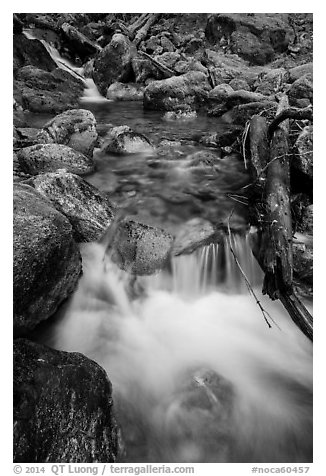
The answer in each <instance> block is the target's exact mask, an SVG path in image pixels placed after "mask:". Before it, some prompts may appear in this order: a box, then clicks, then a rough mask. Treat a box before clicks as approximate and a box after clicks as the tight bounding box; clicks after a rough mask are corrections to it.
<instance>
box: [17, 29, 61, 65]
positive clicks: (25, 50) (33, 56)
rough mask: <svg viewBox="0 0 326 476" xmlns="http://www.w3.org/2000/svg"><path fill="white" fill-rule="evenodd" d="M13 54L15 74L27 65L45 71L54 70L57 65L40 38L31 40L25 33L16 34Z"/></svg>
mask: <svg viewBox="0 0 326 476" xmlns="http://www.w3.org/2000/svg"><path fill="white" fill-rule="evenodd" d="M13 54H14V63H13V67H14V74H15V72H17V71H19V69H20V68H23V67H24V66H27V65H32V66H34V67H36V68H38V69H42V70H44V71H53V70H54V69H55V68H56V67H57V64H56V63H55V61H54V60H53V59H52V58H51V56H50V54H49V53H48V51H47V49H46V48H45V46H44V45H43V43H42V42H41V41H39V40H30V39H28V38H26V36H25V35H24V34H16V35H14V38H13Z"/></svg>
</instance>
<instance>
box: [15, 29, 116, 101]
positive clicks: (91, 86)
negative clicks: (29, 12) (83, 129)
mask: <svg viewBox="0 0 326 476" xmlns="http://www.w3.org/2000/svg"><path fill="white" fill-rule="evenodd" d="M24 35H25V36H26V38H28V39H29V40H36V39H38V40H39V41H41V43H43V45H44V46H45V48H46V50H47V52H48V53H49V55H50V56H51V58H52V59H53V61H54V62H55V63H56V64H57V66H58V68H61V69H64V70H65V71H68V73H70V74H72V75H73V76H75V77H76V78H78V79H81V80H82V81H84V83H85V90H84V94H83V96H82V97H81V98H80V101H81V102H89V101H91V102H93V103H94V102H95V103H98V102H107V101H108V99H106V98H104V97H103V96H102V95H101V94H100V92H99V90H98V88H97V86H96V84H95V83H94V81H93V79H92V78H85V77H84V68H82V67H81V68H79V67H78V66H76V65H74V64H73V63H71V61H69V60H67V59H66V58H63V57H62V56H61V55H60V53H59V51H58V50H57V48H55V47H54V46H53V45H50V44H49V43H48V42H47V41H46V40H44V39H43V38H38V37H37V35H36V36H35V35H34V34H33V32H32V31H30V30H24Z"/></svg>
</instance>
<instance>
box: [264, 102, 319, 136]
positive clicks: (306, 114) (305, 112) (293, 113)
mask: <svg viewBox="0 0 326 476" xmlns="http://www.w3.org/2000/svg"><path fill="white" fill-rule="evenodd" d="M287 119H297V120H303V119H307V120H308V121H311V122H312V120H313V110H312V107H310V106H308V107H305V108H304V109H297V108H295V107H290V108H286V109H283V110H282V111H280V112H279V113H278V114H277V115H276V116H275V119H274V120H273V121H272V122H271V124H270V125H269V128H268V138H269V140H271V138H272V136H273V134H274V132H275V131H276V129H277V127H278V126H279V125H280V124H281V122H283V121H286V120H287Z"/></svg>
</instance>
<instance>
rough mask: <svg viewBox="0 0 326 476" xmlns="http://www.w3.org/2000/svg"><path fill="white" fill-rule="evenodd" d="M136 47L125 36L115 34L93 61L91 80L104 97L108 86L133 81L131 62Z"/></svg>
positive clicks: (135, 52)
mask: <svg viewBox="0 0 326 476" xmlns="http://www.w3.org/2000/svg"><path fill="white" fill-rule="evenodd" d="M136 54H137V51H136V47H135V46H134V45H133V44H132V43H131V41H130V40H129V38H127V37H126V36H124V35H122V34H120V33H116V34H115V35H113V37H112V39H111V41H110V43H109V44H108V45H106V46H105V47H104V48H103V50H102V51H101V52H100V53H99V54H98V55H97V56H96V58H95V60H94V70H93V79H94V82H95V84H96V86H97V87H98V89H99V91H100V93H101V94H102V95H103V96H105V94H106V91H107V88H108V87H109V86H110V84H112V83H115V82H117V81H119V82H122V83H126V82H129V81H132V80H133V76H134V74H133V70H132V67H131V60H132V58H133V57H134V56H136Z"/></svg>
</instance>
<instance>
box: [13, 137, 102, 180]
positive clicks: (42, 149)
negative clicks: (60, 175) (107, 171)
mask: <svg viewBox="0 0 326 476" xmlns="http://www.w3.org/2000/svg"><path fill="white" fill-rule="evenodd" d="M17 156H18V159H19V163H20V165H21V167H22V169H23V170H24V171H25V172H26V173H27V174H30V175H37V174H41V173H43V172H55V171H56V170H58V169H63V168H64V169H66V170H67V172H71V173H73V174H78V175H85V174H88V173H90V172H92V171H93V170H94V168H95V162H94V161H93V159H91V158H90V157H87V156H86V155H84V154H82V153H80V152H77V151H76V150H74V149H72V148H71V147H68V146H66V145H62V144H37V145H33V146H31V147H25V148H24V149H21V150H19V151H18V152H17Z"/></svg>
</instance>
